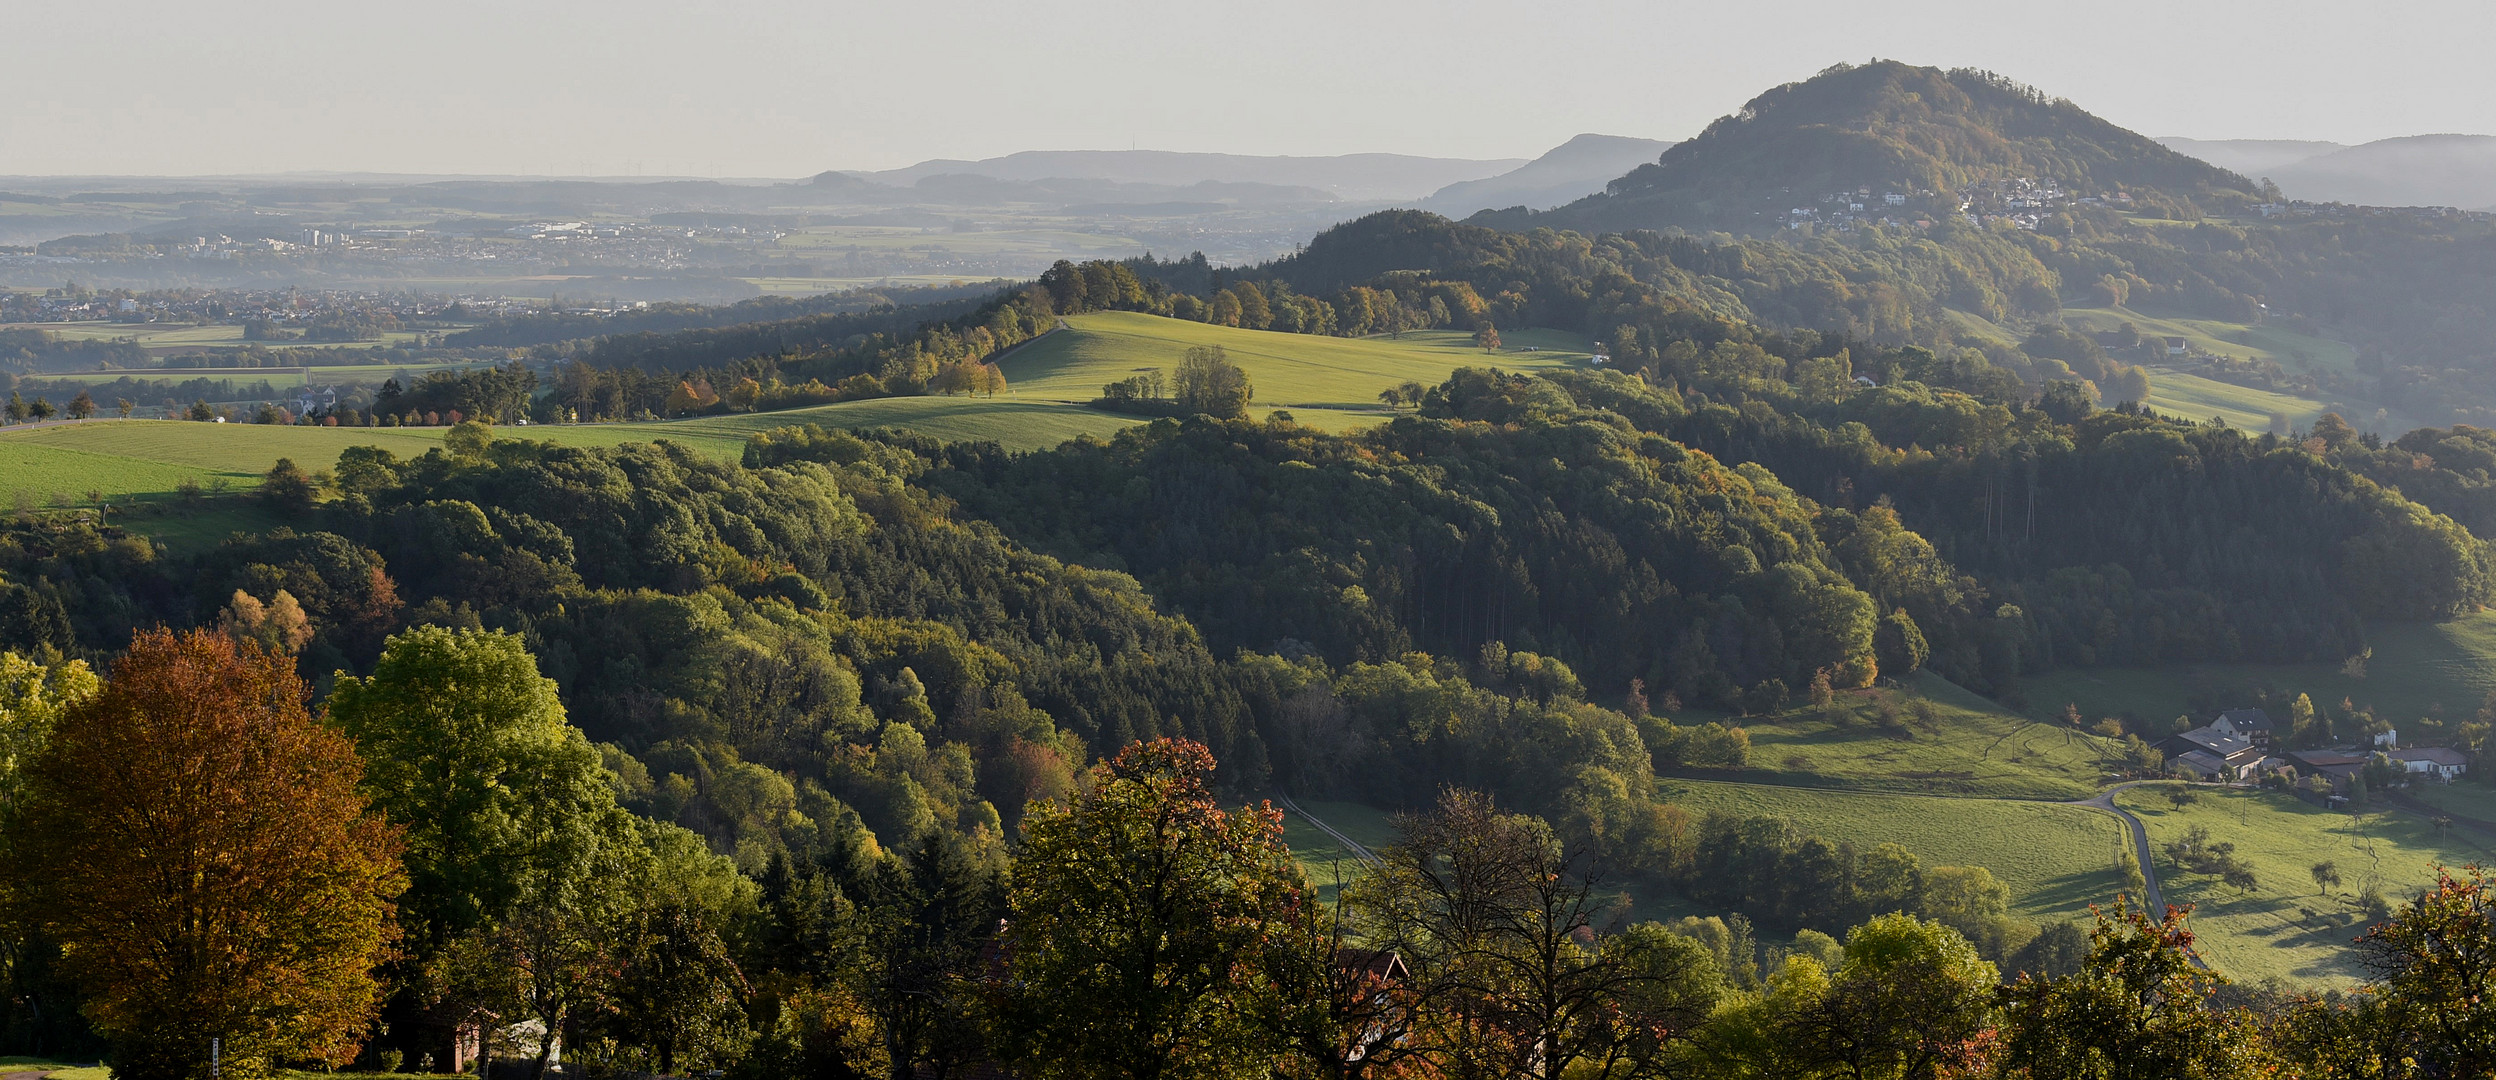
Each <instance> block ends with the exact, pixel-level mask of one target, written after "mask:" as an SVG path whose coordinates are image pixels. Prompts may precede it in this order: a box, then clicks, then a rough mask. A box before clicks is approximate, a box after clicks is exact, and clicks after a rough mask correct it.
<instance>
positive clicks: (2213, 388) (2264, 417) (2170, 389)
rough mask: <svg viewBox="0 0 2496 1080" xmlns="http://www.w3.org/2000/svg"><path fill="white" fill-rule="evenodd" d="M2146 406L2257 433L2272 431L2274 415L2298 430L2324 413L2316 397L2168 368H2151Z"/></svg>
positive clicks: (2306, 426)
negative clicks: (2219, 420) (2213, 419)
mask: <svg viewBox="0 0 2496 1080" xmlns="http://www.w3.org/2000/svg"><path fill="white" fill-rule="evenodd" d="M2146 404H2147V405H2148V406H2149V407H2150V408H2151V409H2153V410H2155V411H2157V412H2159V413H2161V414H2163V415H2167V416H2179V417H2183V418H2184V419H2187V420H2208V419H2210V418H2211V417H2213V416H2218V417H2225V418H2226V420H2227V423H2228V426H2229V427H2233V428H2240V429H2243V430H2245V431H2252V432H2257V433H2258V432H2264V431H2269V430H2270V429H2271V414H2272V413H2278V414H2280V415H2281V416H2285V417H2287V418H2288V423H2289V425H2290V426H2291V427H2295V428H2299V429H2303V428H2308V427H2312V426H2313V424H2314V418H2315V417H2317V416H2321V415H2322V414H2323V403H2322V402H2320V401H2317V400H2315V399H2313V398H2309V397H2297V396H2295V395H2292V394H2277V393H2272V392H2271V391H2268V390H2256V389H2254V388H2252V387H2249V386H2237V385H2235V384H2233V383H2223V382H2219V381H2217V380H2215V379H2205V378H2202V377H2201V376H2199V375H2187V374H2185V373H2183V372H2181V371H2172V370H2169V369H2166V368H2152V369H2150V373H2149V401H2148V402H2146Z"/></svg>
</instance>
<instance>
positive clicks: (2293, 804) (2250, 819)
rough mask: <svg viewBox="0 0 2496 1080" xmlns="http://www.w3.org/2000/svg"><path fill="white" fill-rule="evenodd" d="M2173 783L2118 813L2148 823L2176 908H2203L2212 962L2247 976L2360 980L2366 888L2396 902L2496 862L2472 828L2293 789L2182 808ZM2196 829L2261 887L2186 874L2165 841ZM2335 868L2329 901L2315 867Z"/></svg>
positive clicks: (2146, 791)
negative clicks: (2438, 879) (2443, 874)
mask: <svg viewBox="0 0 2496 1080" xmlns="http://www.w3.org/2000/svg"><path fill="white" fill-rule="evenodd" d="M2171 786H2172V785H2151V786H2145V787H2136V788H2129V789H2126V790H2125V791H2123V792H2121V793H2120V794H2118V795H2117V796H2116V802H2117V805H2120V806H2122V807H2123V808H2124V809H2126V810H2129V811H2131V812H2132V813H2133V814H2134V815H2136V816H2138V817H2139V818H2140V819H2141V824H2142V825H2143V827H2145V828H2146V829H2148V831H2149V842H2150V847H2151V850H2152V852H2153V853H2154V855H2155V862H2156V865H2157V868H2158V883H2159V887H2160V888H2161V890H2163V891H2164V892H2165V894H2166V899H2167V902H2168V903H2170V904H2191V905H2193V915H2192V923H2193V927H2194V929H2195V930H2196V931H2198V932H2199V933H2200V935H2201V951H2202V954H2203V956H2204V957H2206V958H2207V959H2208V960H2209V961H2210V963H2211V965H2212V966H2214V967H2216V968H2218V969H2219V970H2221V971H2223V972H2225V973H2227V974H2228V975H2229V976H2231V977H2234V978H2237V979H2242V980H2259V979H2265V978H2274V977H2275V978H2279V979H2282V980H2285V981H2288V982H2291V983H2297V984H2303V985H2346V984H2349V983H2354V982H2356V981H2358V980H2360V979H2361V978H2362V977H2363V976H2364V972H2363V971H2362V970H2361V969H2360V968H2359V967H2358V963H2357V954H2356V951H2355V950H2354V949H2351V948H2350V947H2349V943H2350V942H2351V941H2353V940H2355V939H2356V938H2358V937H2359V936H2361V935H2363V934H2364V933H2365V932H2366V926H2367V924H2366V921H2365V918H2364V916H2363V915H2362V914H2361V913H2360V912H2359V910H2358V907H2357V894H2358V893H2359V891H2361V890H2363V889H2365V888H2367V887H2368V886H2373V887H2375V888H2377V889H2380V890H2381V891H2382V893H2383V895H2384V897H2385V898H2386V899H2387V900H2389V901H2390V902H2392V903H2393V904H2395V905H2397V904H2400V903H2401V902H2403V901H2405V900H2407V899H2409V898H2410V897H2412V896H2414V895H2416V894H2417V893H2418V892H2419V891H2420V890H2421V889H2424V888H2425V887H2427V886H2428V885H2431V884H2433V883H2434V881H2435V868H2436V867H2437V866H2439V865H2441V866H2455V867H2458V866H2461V865H2464V864H2466V863H2472V862H2485V861H2487V860H2489V859H2490V858H2491V857H2496V852H2492V851H2491V849H2490V848H2489V847H2488V846H2487V841H2486V839H2485V838H2483V837H2481V836H2479V835H2478V834H2476V833H2472V832H2470V831H2468V830H2465V829H2458V828H2456V829H2452V830H2449V831H2444V832H2439V831H2437V830H2436V829H2435V827H2434V826H2433V825H2431V824H2429V823H2428V822H2426V821H2423V820H2421V819H2419V818H2418V817H2416V816H2413V815H2409V814H2402V813H2394V812H2390V811H2386V810H2382V809H2380V806H2381V804H2377V809H2374V810H2370V811H2365V812H2360V813H2354V814H2352V813H2348V812H2345V811H2340V810H2326V809H2324V808H2322V807H2319V806H2315V805H2313V804H2311V803H2307V802H2304V801H2302V800H2300V799H2298V798H2296V797H2295V796H2292V795H2288V794H2286V793H2283V792H2264V791H2242V790H2239V791H2222V790H2216V789H2206V788H2197V789H2195V794H2196V798H2195V800H2194V801H2193V802H2191V803H2188V804H2186V805H2184V806H2181V807H2179V806H2176V805H2175V804H2174V803H2172V802H2170V801H2169V800H2168V799H2167V797H2166V789H2167V788H2169V787H2171ZM2194 826H2200V827H2201V828H2204V829H2207V830H2209V834H2210V840H2211V842H2212V843H2225V844H2234V845H2235V846H2236V850H2235V857H2236V858H2237V859H2239V860H2241V861H2242V862H2244V863H2245V864H2246V865H2247V866H2248V867H2250V868H2251V869H2252V870H2253V873H2254V883H2255V888H2254V889H2253V890H2251V891H2249V892H2240V891H2238V890H2236V889H2234V888H2230V887H2228V886H2226V885H2224V884H2221V883H2220V882H2219V880H2218V879H2217V878H2216V877H2212V876H2209V875H2203V874H2193V873H2187V872H2185V871H2184V870H2183V869H2182V868H2180V867H2178V866H2176V865H2175V864H2174V863H2173V862H2172V861H2171V860H2169V859H2168V858H2167V856H2166V855H2165V853H2164V852H2163V851H2160V850H2159V848H2160V845H2162V844H2165V843H2166V842H2167V841H2169V840H2173V839H2176V838H2178V837H2181V836H2183V835H2184V833H2185V830H2187V829H2190V828H2192V827H2194ZM2324 861H2330V862H2331V863H2333V864H2334V865H2335V866H2336V867H2337V868H2338V870H2339V874H2340V879H2341V884H2340V886H2339V887H2338V888H2336V889H2332V890H2330V891H2329V892H2328V893H2326V892H2325V891H2324V890H2323V889H2322V888H2321V887H2319V886H2317V885H2316V884H2315V882H2314V878H2313V873H2312V867H2313V866H2314V864H2316V863H2318V862H2324Z"/></svg>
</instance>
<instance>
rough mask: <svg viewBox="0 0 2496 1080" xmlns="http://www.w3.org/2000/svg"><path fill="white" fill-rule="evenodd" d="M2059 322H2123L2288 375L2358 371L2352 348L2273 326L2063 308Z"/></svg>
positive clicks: (2088, 325) (2106, 325) (2098, 325)
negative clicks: (2273, 365)
mask: <svg viewBox="0 0 2496 1080" xmlns="http://www.w3.org/2000/svg"><path fill="white" fill-rule="evenodd" d="M2063 322H2064V324H2065V325H2067V326H2070V327H2071V328H2072V329H2074V330H2078V331H2081V332H2083V333H2096V332H2098V331H2104V330H2115V329H2118V328H2120V327H2122V325H2123V324H2125V323H2127V322H2128V323H2131V324H2132V328H2133V329H2135V330H2138V331H2140V332H2141V333H2142V334H2144V335H2153V336H2158V337H2180V338H2183V339H2185V340H2186V341H2189V342H2191V343H2192V344H2193V345H2194V347H2196V348H2199V349H2201V350H2202V351H2204V352H2210V353H2216V354H2218V355H2221V356H2242V357H2250V358H2252V359H2256V360H2273V361H2277V362H2278V363H2279V366H2281V367H2283V368H2286V369H2288V370H2289V371H2301V370H2305V369H2307V368H2313V369H2315V370H2317V371H2325V370H2328V371H2338V372H2341V373H2343V374H2354V373H2355V372H2356V370H2357V367H2356V365H2357V347H2356V346H2354V345H2350V344H2348V343H2347V342H2343V341H2333V340H2331V339H2330V338H2321V337H2315V336H2313V335H2311V334H2300V333H2298V332H2296V331H2294V330H2290V329H2288V328H2287V327H2284V326H2279V325H2277V324H2273V323H2241V322H2226V321H2223V320H2218V319H2194V318H2160V317H2158V316H2155V315H2144V314H2142V313H2140V312H2138V311H2134V310H2132V309H2131V308H2122V307H2109V308H2064V309H2063Z"/></svg>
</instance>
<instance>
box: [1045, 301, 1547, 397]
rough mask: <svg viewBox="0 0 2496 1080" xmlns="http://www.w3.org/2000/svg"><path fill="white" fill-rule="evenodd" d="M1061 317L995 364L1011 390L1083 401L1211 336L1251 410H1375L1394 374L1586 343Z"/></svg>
mask: <svg viewBox="0 0 2496 1080" xmlns="http://www.w3.org/2000/svg"><path fill="white" fill-rule="evenodd" d="M1066 325H1067V329H1066V330H1060V331H1057V332H1055V333H1050V334H1046V335H1043V336H1042V337H1040V338H1039V339H1038V340H1036V341H1033V342H1031V343H1030V344H1028V345H1025V346H1023V347H1022V348H1020V349H1017V350H1015V351H1014V352H1013V353H1011V354H1009V355H1007V356H1006V357H1005V358H1004V359H1003V361H1002V362H1001V363H1000V364H999V368H1000V370H1002V371H1003V372H1004V373H1005V377H1006V382H1007V384H1008V385H1010V386H1012V387H1013V392H1014V393H1015V394H1017V395H1019V396H1022V397H1026V398H1044V399H1048V400H1054V401H1069V402H1082V401H1090V400H1092V399H1093V398H1096V397H1099V396H1100V393H1101V387H1102V385H1103V384H1106V383H1111V382H1116V381H1118V380H1120V379H1124V378H1127V377H1128V376H1131V375H1134V374H1137V373H1138V372H1139V371H1141V370H1144V369H1148V368H1159V369H1161V370H1162V371H1164V372H1165V373H1167V372H1168V371H1169V370H1170V369H1172V368H1175V367H1177V366H1178V362H1179V359H1180V357H1182V356H1184V355H1185V354H1186V352H1187V350H1188V349H1190V348H1194V347H1197V346H1209V345H1218V346H1221V347H1222V350H1223V351H1224V352H1225V353H1226V354H1228V355H1229V357H1230V359H1231V361H1232V362H1233V363H1236V364H1238V365H1240V366H1241V367H1243V368H1246V369H1247V371H1248V374H1249V376H1250V377H1251V378H1252V379H1253V380H1254V381H1255V384H1256V397H1255V398H1254V399H1253V401H1252V403H1251V404H1252V406H1253V411H1258V412H1262V411H1265V410H1269V409H1288V410H1291V413H1292V415H1293V417H1295V418H1297V417H1299V416H1300V415H1301V412H1302V411H1303V410H1318V409H1324V410H1352V411H1360V412H1376V411H1378V410H1379V409H1380V408H1381V406H1380V404H1379V401H1378V392H1379V391H1381V390H1385V389H1387V388H1389V387H1392V386H1395V385H1397V384H1399V383H1404V382H1418V383H1421V384H1422V385H1424V386H1437V385H1438V384H1440V383H1442V382H1445V381H1446V380H1447V377H1448V375H1449V374H1450V373H1452V372H1454V371H1455V370H1456V369H1457V368H1461V367H1499V368H1503V369H1507V370H1513V371H1536V370H1543V369H1549V368H1558V367H1567V366H1572V365H1578V366H1582V365H1583V364H1584V363H1585V362H1586V358H1587V356H1588V354H1589V353H1590V351H1591V350H1592V347H1593V343H1591V342H1589V341H1588V340H1586V339H1585V338H1584V337H1582V336H1579V335H1577V334H1570V333H1566V332H1562V331H1557V330H1516V331H1508V330H1502V331H1501V337H1502V339H1503V341H1502V347H1501V348H1500V350H1499V351H1497V352H1496V353H1492V352H1486V351H1484V350H1483V349H1482V348H1480V347H1478V346H1476V345H1475V344H1474V342H1473V335H1471V334H1469V333H1463V332H1459V331H1454V330H1414V331H1407V332H1405V333H1404V334H1402V335H1401V336H1392V337H1391V336H1384V335H1381V336H1373V337H1360V338H1339V337H1321V336H1316V335H1310V334H1287V333H1282V332H1279V331H1266V330H1241V329H1236V328H1233V327H1227V326H1217V325H1213V324H1210V323H1198V322H1189V321H1185V320H1181V319H1167V318H1161V317H1159V316H1154V315H1146V314H1141V313H1138V312H1127V311H1104V312H1096V313H1093V314H1090V315H1078V316H1073V317H1071V318H1068V319H1067V320H1066Z"/></svg>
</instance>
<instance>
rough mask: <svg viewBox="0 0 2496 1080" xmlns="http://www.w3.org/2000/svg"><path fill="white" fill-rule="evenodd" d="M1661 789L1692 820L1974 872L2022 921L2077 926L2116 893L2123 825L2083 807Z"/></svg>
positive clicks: (1703, 787) (1717, 787)
mask: <svg viewBox="0 0 2496 1080" xmlns="http://www.w3.org/2000/svg"><path fill="white" fill-rule="evenodd" d="M1663 787H1664V794H1665V797H1666V798H1667V799H1669V800H1670V801H1672V802H1673V803H1674V804H1676V805H1679V806H1681V807H1682V808H1684V809H1686V810H1688V811H1690V812H1691V813H1692V814H1694V815H1698V814H1706V813H1726V814H1733V815H1737V816H1741V817H1758V816H1768V817H1780V818H1784V819H1786V820H1788V821H1791V822H1793V823H1794V825H1795V827H1796V828H1798V829H1801V830H1802V831H1804V832H1806V833H1812V834H1815V835H1818V836H1822V837H1826V838H1828V839H1829V840H1832V841H1839V842H1850V843H1853V844H1854V845H1855V846H1856V847H1857V848H1858V849H1869V848H1871V847H1872V846H1873V845H1876V844H1881V843H1895V844H1898V845H1900V846H1902V847H1905V848H1906V849H1907V850H1909V851H1912V852H1914V853H1915V854H1916V857H1917V858H1919V859H1921V860H1923V861H1924V864H1925V865H1927V866H1982V867H1984V868H1986V869H1988V870H1991V871H1993V876H1994V877H1995V878H1997V879H1999V880H2000V881H2001V882H2002V884H2003V885H2005V886H2007V887H2008V888H2009V889H2010V892H2011V909H2012V911H2013V912H2014V913H2016V914H2018V915H2019V916H2020V917H2022V918H2027V919H2038V920H2060V919H2077V918H2085V917H2087V915H2088V907H2089V905H2090V904H2104V903H2108V902H2110V901H2112V900H2113V899H2114V896H2115V894H2116V893H2117V892H2119V891H2121V889H2122V887H2123V876H2122V874H2121V872H2120V871H2119V870H2118V869H2117V866H2118V864H2117V862H2116V860H2117V859H2118V858H2119V857H2120V856H2121V853H2122V851H2123V840H2124V836H2123V829H2122V826H2121V824H2120V823H2119V822H2117V821H2116V820H2115V819H2114V818H2113V817H2112V816H2110V815H2108V814H2105V813H2102V812H2100V811H2096V810H2091V809H2089V808H2087V807H2081V806H2064V805H2060V804H2057V803H2045V802H2024V801H2019V800H2012V799H1953V798H1939V797H1933V796H1920V795H1893V794H1886V793H1876V792H1854V791H1813V790H1807V789H1801V788H1790V787H1777V786H1774V785H1768V784H1737V783H1719V782H1713V781H1704V780H1667V781H1664V782H1663Z"/></svg>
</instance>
